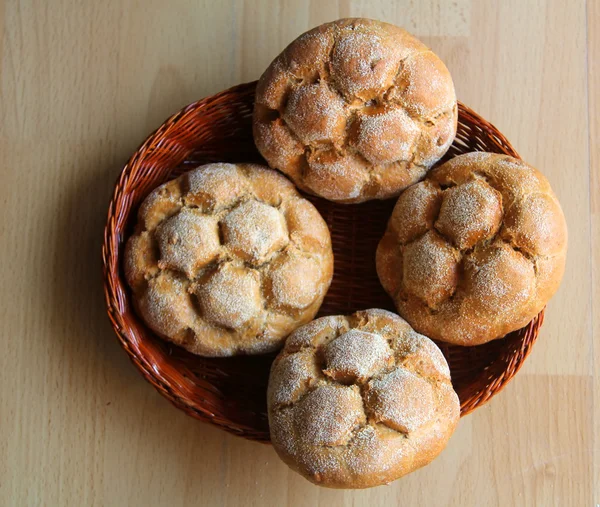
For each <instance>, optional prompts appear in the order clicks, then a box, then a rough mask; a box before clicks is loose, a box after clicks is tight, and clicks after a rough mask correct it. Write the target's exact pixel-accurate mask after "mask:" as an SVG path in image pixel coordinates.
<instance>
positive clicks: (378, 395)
mask: <svg viewBox="0 0 600 507" xmlns="http://www.w3.org/2000/svg"><path fill="white" fill-rule="evenodd" d="M267 403H268V409H269V425H270V430H271V441H272V442H273V446H274V447H275V450H276V451H277V453H278V454H279V455H280V457H281V458H282V459H283V460H284V461H285V462H286V463H287V464H288V465H289V466H290V467H291V468H293V469H294V470H296V471H298V472H299V473H301V474H302V475H304V476H305V477H306V478H308V479H309V480H311V481H312V482H315V483H317V484H320V485H322V486H328V487H337V488H367V487H371V486H378V485H381V484H386V483H388V482H390V481H393V480H395V479H398V478H399V477H401V476H402V475H405V474H407V473H409V472H412V471H413V470H416V469H417V468H419V467H421V466H424V465H426V464H427V463H429V462H430V461H431V460H433V459H434V458H435V457H436V456H437V455H438V454H439V453H440V452H441V451H442V449H443V448H444V447H445V446H446V443H447V441H448V439H449V438H450V435H451V434H452V433H453V431H454V429H455V427H456V425H457V423H458V419H459V416H460V406H459V401H458V396H457V395H456V393H455V392H454V390H453V388H452V384H451V383H450V370H449V369H448V364H447V362H446V359H445V358H444V356H443V355H442V352H441V351H440V350H439V348H438V347H437V346H436V345H435V344H434V343H433V342H432V341H431V340H429V339H428V338H426V337H425V336H422V335H420V334H418V333H416V332H415V331H413V329H412V328H411V327H410V326H409V325H408V324H407V323H406V321H404V320H403V319H402V318H400V317H398V316H397V315H395V314H393V313H391V312H388V311H385V310H376V309H375V310H366V311H360V312H357V313H355V314H353V315H350V316H348V317H346V316H341V315H338V316H331V317H322V318H320V319H317V320H314V321H312V322H310V323H309V324H306V325H305V326H303V327H301V328H299V329H297V330H296V331H295V332H294V333H292V334H291V335H290V337H289V338H288V339H287V341H286V344H285V347H284V349H283V350H282V351H281V353H280V354H279V355H278V356H277V358H276V359H275V361H274V363H273V366H272V368H271V376H270V378H269V388H268V392H267Z"/></svg>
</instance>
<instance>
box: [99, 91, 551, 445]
mask: <svg viewBox="0 0 600 507" xmlns="http://www.w3.org/2000/svg"><path fill="white" fill-rule="evenodd" d="M255 86H256V81H253V82H249V83H243V84H239V85H236V86H234V87H231V88H229V89H226V90H223V91H221V92H219V93H217V94H215V95H212V96H208V97H205V98H203V99H200V100H198V101H195V102H193V103H191V104H189V105H187V106H185V107H183V108H182V109H181V110H179V111H178V112H176V113H174V114H172V115H171V116H169V117H168V118H167V119H166V120H165V121H164V122H163V123H162V124H161V125H160V126H159V127H158V128H157V129H156V130H154V131H153V132H152V133H151V134H149V135H148V136H147V137H146V139H145V140H144V141H143V142H142V143H141V144H140V145H139V147H138V148H137V149H136V150H135V151H134V153H133V154H132V155H131V157H130V158H129V160H128V161H127V163H126V164H125V165H124V166H123V169H122V170H121V171H120V173H119V175H118V176H117V178H116V181H115V186H114V189H113V192H112V195H111V199H110V202H109V206H108V212H107V221H106V226H105V229H104V239H103V245H102V268H103V280H104V291H105V302H106V305H107V314H108V317H109V319H110V321H111V325H112V326H113V329H114V330H115V333H116V334H117V337H118V339H119V342H120V343H121V346H122V347H123V348H124V349H125V351H126V353H127V355H128V356H129V358H130V360H131V361H132V362H133V363H134V364H135V366H136V367H137V368H138V370H140V372H141V373H142V375H143V376H144V378H146V380H148V381H149V382H150V383H151V384H153V385H154V387H155V388H156V389H157V390H158V391H159V392H160V393H161V394H162V395H163V396H165V397H166V398H167V399H168V400H169V401H170V402H171V403H172V404H174V405H175V406H176V407H178V408H180V409H182V410H184V411H185V412H187V413H188V414H189V415H192V416H195V417H196V418H198V419H201V420H204V421H207V422H212V423H213V424H216V425H218V426H219V427H222V428H223V429H225V430H227V431H229V432H231V433H234V434H237V435H241V436H245V437H246V438H250V439H256V440H259V441H265V440H264V439H263V438H259V437H256V436H254V435H253V434H252V432H253V428H251V427H244V426H242V425H239V424H235V425H233V424H227V421H219V422H218V423H217V422H214V420H213V418H214V413H213V412H212V411H211V410H210V409H209V408H207V407H204V406H198V405H197V404H196V403H193V402H191V401H190V400H189V399H187V398H185V397H184V396H182V395H181V394H180V393H179V391H178V390H177V389H174V387H173V385H171V383H169V382H168V381H167V379H165V378H164V377H163V376H161V375H159V374H158V373H157V371H156V369H155V368H154V367H153V362H152V361H151V360H150V359H149V358H148V357H146V356H145V354H143V353H141V351H140V350H139V348H138V347H137V346H136V344H135V342H134V341H132V340H131V339H130V337H129V334H130V333H131V332H132V330H131V328H130V326H128V323H127V322H126V321H125V320H124V319H123V318H122V314H123V312H124V305H125V300H126V299H127V298H128V297H129V295H128V288H127V286H126V283H125V281H124V280H123V279H122V276H121V274H120V273H119V269H120V266H119V265H120V262H121V255H120V252H119V248H120V247H121V246H122V244H123V240H124V238H123V235H122V232H123V231H122V229H123V227H122V224H123V223H124V222H126V221H127V220H126V218H127V217H123V216H122V215H120V214H119V213H120V211H121V209H122V208H123V207H126V205H127V204H128V199H129V193H124V192H123V189H125V188H127V186H128V183H129V179H130V178H131V174H130V173H131V168H132V166H134V165H135V163H136V162H137V161H138V160H139V159H141V158H143V157H144V156H145V154H146V152H147V151H148V150H149V148H150V147H151V146H153V144H154V143H155V142H156V140H158V143H156V146H155V147H154V149H157V147H160V145H161V142H162V139H163V138H164V137H166V136H167V135H168V134H169V133H170V132H171V131H172V130H173V129H175V128H176V126H177V125H178V124H179V123H180V122H182V121H185V120H186V119H187V118H188V117H190V115H192V114H194V113H196V112H198V111H199V110H201V109H202V108H205V107H210V106H211V104H213V103H215V102H218V100H220V99H221V98H224V97H226V96H228V95H232V94H236V93H248V92H249V91H251V92H252V93H253V90H254V87H255ZM458 107H459V111H460V113H461V115H462V117H463V118H467V119H469V120H470V121H472V122H473V123H475V124H476V125H477V127H478V128H480V129H481V130H482V131H484V132H485V133H486V134H487V136H488V138H489V140H490V141H491V142H492V143H493V144H494V145H496V146H497V148H498V150H499V152H501V153H506V154H508V155H511V156H513V157H515V158H521V157H520V156H519V154H518V153H517V151H516V150H515V149H514V148H513V146H512V145H511V143H510V142H509V141H508V139H506V137H505V136H504V135H503V134H502V133H501V132H500V131H499V130H498V129H497V128H496V127H495V126H494V125H493V124H492V123H490V122H488V121H487V120H485V119H484V118H482V117H481V116H480V115H478V114H477V113H476V112H475V111H473V110H472V109H471V108H469V107H468V106H466V105H464V104H463V103H462V102H460V101H459V102H458ZM455 142H457V143H460V142H461V139H459V138H457V139H456V140H455ZM129 213H131V211H130V212H129ZM119 224H120V225H121V227H117V226H118V225H119ZM543 317H544V309H543V310H542V311H541V312H540V313H539V314H538V315H537V316H536V317H535V318H534V319H533V320H532V321H531V322H530V323H529V324H528V325H527V326H526V327H525V328H523V330H526V331H525V333H526V335H527V337H528V339H525V338H524V339H523V343H522V347H521V348H520V350H519V356H518V360H515V361H514V364H509V365H508V367H507V368H505V369H504V371H501V372H499V373H497V374H495V373H496V372H492V371H489V372H487V373H488V375H489V376H490V384H489V386H490V388H489V389H486V390H485V391H484V392H482V393H474V394H473V396H472V397H469V400H468V402H467V403H464V404H461V417H462V416H465V415H467V414H469V413H470V412H472V411H473V410H474V409H475V408H478V407H479V406H481V405H483V404H484V403H486V402H487V401H489V400H490V399H491V398H492V397H493V396H494V395H495V394H497V393H498V392H499V391H500V390H501V389H502V388H503V387H504V386H505V385H506V384H507V383H508V382H509V381H510V380H511V379H512V378H513V377H514V375H515V374H516V373H517V372H518V371H519V369H520V368H521V367H522V365H523V363H524V361H525V359H526V358H527V356H528V355H529V354H530V353H531V350H532V346H533V344H534V343H535V340H536V337H537V334H538V332H539V328H540V327H541V325H542V323H543Z"/></svg>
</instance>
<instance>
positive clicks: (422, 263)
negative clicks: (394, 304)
mask: <svg viewBox="0 0 600 507" xmlns="http://www.w3.org/2000/svg"><path fill="white" fill-rule="evenodd" d="M457 269H458V263H457V261H456V257H455V253H454V250H453V249H452V247H451V246H450V245H449V244H448V243H447V242H445V241H444V240H443V239H442V238H440V237H439V236H438V235H437V234H436V233H435V232H433V231H429V232H427V233H426V234H425V235H424V236H422V237H421V238H420V239H418V240H417V241H414V242H413V243H410V244H409V245H408V246H407V247H406V248H405V250H404V270H403V271H404V272H403V279H404V286H405V288H406V290H408V291H409V292H410V293H411V294H413V295H415V296H417V297H419V298H421V299H422V300H423V301H425V302H427V304H429V305H430V306H435V305H437V304H439V303H440V302H442V301H444V300H445V299H446V298H448V297H449V296H450V295H451V294H452V292H453V291H454V289H455V287H456V283H457Z"/></svg>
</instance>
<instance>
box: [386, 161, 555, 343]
mask: <svg viewBox="0 0 600 507" xmlns="http://www.w3.org/2000/svg"><path fill="white" fill-rule="evenodd" d="M566 249H567V229H566V223H565V218H564V215H563V212H562V210H561V208H560V204H559V203H558V200H557V199H556V196H555V195H554V193H553V192H552V189H551V188H550V185H549V183H548V181H547V180H546V178H545V177H544V176H543V175H542V174H541V173H539V172H538V171H537V170H535V169H534V168H533V167H531V166H528V165H527V164H526V163H525V162H523V161H521V160H517V159H515V158H512V157H509V156H506V155H498V154H494V153H468V154H465V155H461V156H458V157H456V158H454V159H451V160H450V161H448V162H446V163H445V164H444V165H442V166H440V167H438V168H436V169H434V170H433V171H431V172H430V173H429V174H428V175H427V177H426V179H425V180H424V181H422V182H420V183H417V184H416V185H414V186H412V187H410V188H408V189H407V190H406V191H405V192H403V193H402V194H401V195H400V197H399V199H398V201H397V203H396V206H395V208H394V211H393V212H392V216H391V218H390V221H389V223H388V227H387V230H386V232H385V234H384V236H383V238H382V239H381V241H380V243H379V246H378V249H377V255H376V260H377V272H378V274H379V279H380V280H381V283H382V285H383V287H384V288H385V290H386V291H387V292H388V293H389V294H390V295H391V296H392V297H393V298H394V301H395V303H396V307H397V309H398V312H399V313H400V315H402V316H403V317H404V318H405V319H406V320H407V321H408V322H409V323H410V324H411V325H412V326H413V327H414V328H415V329H416V330H417V331H419V332H420V333H423V334H425V335H427V336H429V337H431V338H433V339H435V340H441V341H446V342H450V343H455V344H459V345H478V344H481V343H486V342H488V341H490V340H494V339H497V338H501V337H503V336H505V335H506V334H507V333H510V332H512V331H516V330H517V329H520V328H522V327H524V326H526V325H527V324H528V323H529V322H530V321H531V320H532V319H533V318H534V317H535V316H536V315H537V314H538V313H539V312H540V311H541V310H542V309H543V308H544V306H545V305H546V303H547V302H548V300H549V299H550V298H551V297H552V295H553V294H554V292H555V291H556V290H557V289H558V286H559V284H560V281H561V278H562V275H563V273H564V266H565V257H566Z"/></svg>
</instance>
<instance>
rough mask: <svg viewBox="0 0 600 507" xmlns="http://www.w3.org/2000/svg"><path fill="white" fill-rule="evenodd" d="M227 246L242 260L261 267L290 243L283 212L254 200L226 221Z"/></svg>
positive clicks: (238, 209)
mask: <svg viewBox="0 0 600 507" xmlns="http://www.w3.org/2000/svg"><path fill="white" fill-rule="evenodd" d="M222 223H223V232H224V238H225V244H226V245H227V246H228V247H230V248H232V249H233V250H234V251H235V252H236V253H237V254H238V255H239V256H240V257H242V258H243V259H245V260H247V261H249V262H252V263H255V264H256V263H258V264H262V263H264V262H266V261H267V260H268V259H269V258H270V257H271V256H272V255H273V254H274V253H275V252H276V251H278V250H280V249H281V248H283V247H284V246H285V245H286V244H287V242H288V241H289V238H288V233H287V227H286V225H285V220H284V218H283V215H282V214H281V213H280V211H279V210H278V209H276V208H274V207H272V206H269V205H268V204H264V203H262V202H259V201H256V200H254V199H251V200H249V201H246V202H244V203H242V204H240V205H239V206H237V207H236V208H235V209H234V210H233V211H231V212H229V213H228V214H227V215H226V216H225V218H224V219H223V222H222Z"/></svg>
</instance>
